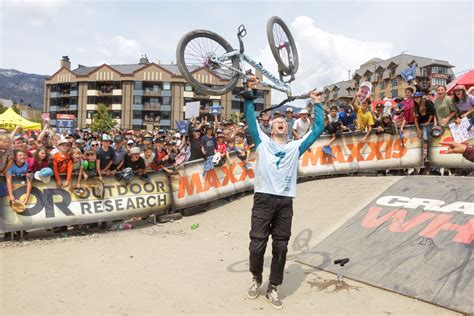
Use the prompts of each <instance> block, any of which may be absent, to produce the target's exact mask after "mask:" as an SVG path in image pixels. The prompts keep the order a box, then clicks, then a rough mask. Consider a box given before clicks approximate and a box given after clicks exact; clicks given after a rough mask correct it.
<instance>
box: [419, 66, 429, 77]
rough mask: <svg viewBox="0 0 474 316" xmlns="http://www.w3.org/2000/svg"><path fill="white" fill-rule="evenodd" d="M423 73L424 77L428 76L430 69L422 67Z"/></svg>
mask: <svg viewBox="0 0 474 316" xmlns="http://www.w3.org/2000/svg"><path fill="white" fill-rule="evenodd" d="M421 75H422V76H423V77H427V76H428V71H427V70H426V68H421Z"/></svg>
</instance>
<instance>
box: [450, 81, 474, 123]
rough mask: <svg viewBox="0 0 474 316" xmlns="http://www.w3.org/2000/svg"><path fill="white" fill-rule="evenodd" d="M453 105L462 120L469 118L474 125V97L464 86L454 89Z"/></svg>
mask: <svg viewBox="0 0 474 316" xmlns="http://www.w3.org/2000/svg"><path fill="white" fill-rule="evenodd" d="M452 100H453V104H454V106H455V107H456V109H457V110H458V116H459V117H460V118H465V117H467V118H468V119H469V121H470V122H471V125H474V114H473V113H474V96H472V95H469V94H467V92H466V87H465V86H464V85H457V86H455V87H454V96H453V99H452Z"/></svg>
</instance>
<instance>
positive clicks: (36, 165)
mask: <svg viewBox="0 0 474 316" xmlns="http://www.w3.org/2000/svg"><path fill="white" fill-rule="evenodd" d="M27 163H28V172H31V173H35V172H37V171H40V170H41V169H43V168H48V167H49V166H50V159H49V155H48V151H47V150H46V148H44V147H39V148H38V149H37V150H36V151H35V154H34V155H33V157H31V158H28V160H27Z"/></svg>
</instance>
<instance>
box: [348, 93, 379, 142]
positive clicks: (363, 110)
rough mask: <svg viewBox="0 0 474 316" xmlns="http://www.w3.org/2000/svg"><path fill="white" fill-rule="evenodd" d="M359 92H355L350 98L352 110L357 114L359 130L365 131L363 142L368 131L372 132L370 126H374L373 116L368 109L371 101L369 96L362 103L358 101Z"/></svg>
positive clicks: (368, 133)
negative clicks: (352, 97)
mask: <svg viewBox="0 0 474 316" xmlns="http://www.w3.org/2000/svg"><path fill="white" fill-rule="evenodd" d="M359 96H361V93H360V92H357V93H356V95H355V96H354V99H353V100H352V106H353V108H354V112H355V113H356V115H357V124H358V127H359V131H360V132H362V133H365V135H364V138H362V141H363V142H366V141H367V139H368V137H369V135H370V133H371V132H372V127H373V126H374V116H373V115H372V112H370V111H369V104H370V103H371V101H370V98H367V99H366V100H364V101H363V102H362V103H360V102H359Z"/></svg>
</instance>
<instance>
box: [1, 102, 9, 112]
mask: <svg viewBox="0 0 474 316" xmlns="http://www.w3.org/2000/svg"><path fill="white" fill-rule="evenodd" d="M7 109H8V108H7V107H5V106H3V102H2V101H0V114H2V113H3V112H5V111H6V110H7Z"/></svg>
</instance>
